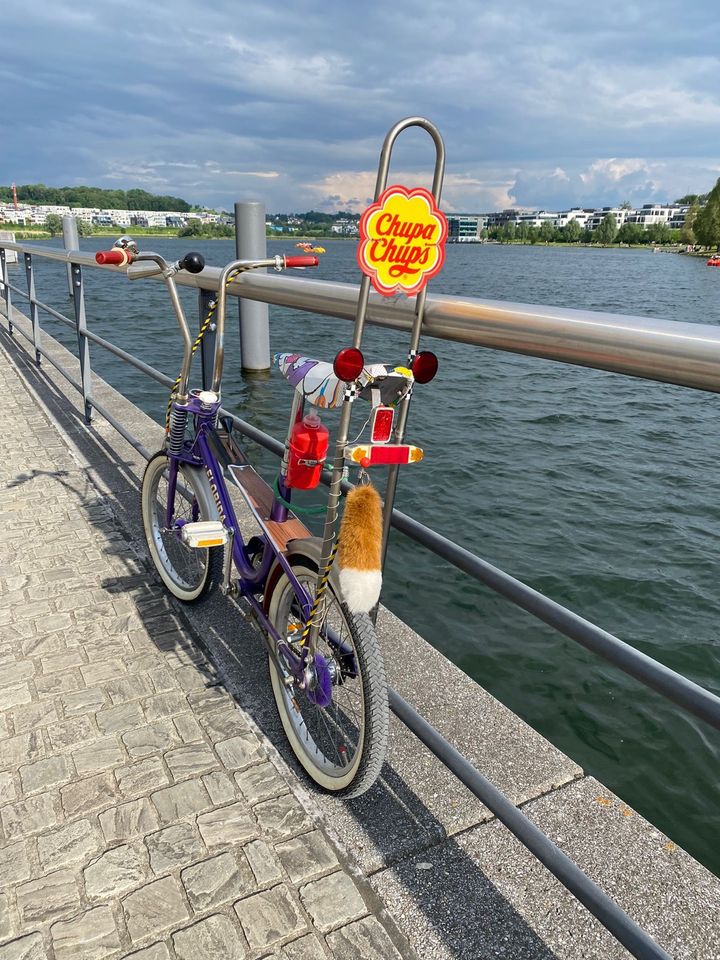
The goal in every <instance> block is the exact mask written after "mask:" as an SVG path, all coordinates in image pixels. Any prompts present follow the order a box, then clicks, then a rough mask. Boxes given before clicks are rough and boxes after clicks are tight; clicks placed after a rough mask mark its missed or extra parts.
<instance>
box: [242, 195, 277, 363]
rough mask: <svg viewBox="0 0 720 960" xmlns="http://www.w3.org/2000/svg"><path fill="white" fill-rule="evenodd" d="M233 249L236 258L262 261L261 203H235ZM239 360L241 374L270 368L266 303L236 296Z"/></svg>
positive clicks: (263, 229) (263, 208)
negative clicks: (238, 316)
mask: <svg viewBox="0 0 720 960" xmlns="http://www.w3.org/2000/svg"><path fill="white" fill-rule="evenodd" d="M235 249H236V251H237V258H238V260H265V259H266V258H267V241H266V239H265V204H264V203H261V202H260V201H259V200H243V201H240V202H239V203H236V204H235ZM238 311H239V315H240V363H241V365H242V372H243V373H244V374H263V373H267V372H268V371H269V370H270V323H269V320H268V307H267V304H266V303H259V302H258V301H256V300H243V299H242V298H240V299H238Z"/></svg>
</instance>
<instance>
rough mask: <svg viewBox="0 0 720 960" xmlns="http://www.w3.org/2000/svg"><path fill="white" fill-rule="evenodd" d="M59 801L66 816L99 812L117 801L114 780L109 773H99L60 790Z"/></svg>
mask: <svg viewBox="0 0 720 960" xmlns="http://www.w3.org/2000/svg"><path fill="white" fill-rule="evenodd" d="M60 799H61V801H62V806H63V810H64V811H65V814H66V816H68V817H72V816H77V815H78V814H84V813H89V812H90V811H91V810H99V809H100V808H101V807H106V806H107V805H108V804H109V803H115V802H116V801H117V799H118V792H117V786H116V784H115V778H114V777H113V775H112V774H111V773H99V774H98V775H97V776H95V777H86V778H85V779H84V780H78V781H77V782H76V783H69V784H67V786H65V787H61V788H60Z"/></svg>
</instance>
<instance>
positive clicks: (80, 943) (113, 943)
mask: <svg viewBox="0 0 720 960" xmlns="http://www.w3.org/2000/svg"><path fill="white" fill-rule="evenodd" d="M50 935H51V936H52V942H53V949H54V950H55V957H56V960H102V958H103V957H108V956H110V955H111V954H112V953H114V952H115V951H116V950H119V949H120V937H119V935H118V931H117V927H116V926H115V920H114V918H113V914H112V910H111V909H110V907H95V908H94V909H93V910H88V911H87V913H83V914H81V915H80V916H79V917H75V918H74V919H73V920H67V921H64V922H60V923H54V924H53V925H52V927H51V928H50Z"/></svg>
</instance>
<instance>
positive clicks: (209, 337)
mask: <svg viewBox="0 0 720 960" xmlns="http://www.w3.org/2000/svg"><path fill="white" fill-rule="evenodd" d="M214 300H215V295H214V294H212V293H211V292H210V291H209V290H200V291H199V296H198V311H199V314H200V329H202V325H203V324H204V323H205V320H206V318H207V315H208V313H210V309H211V308H210V304H211V303H213V301H214ZM215 330H216V327H215V321H214V320H212V321H211V322H210V325H209V327H208V328H207V330H206V331H205V334H204V336H203V338H202V340H201V341H200V360H201V365H202V385H203V390H212V383H213V368H214V366H215V339H216V337H215Z"/></svg>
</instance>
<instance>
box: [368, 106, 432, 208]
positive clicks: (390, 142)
mask: <svg viewBox="0 0 720 960" xmlns="http://www.w3.org/2000/svg"><path fill="white" fill-rule="evenodd" d="M409 127H420V128H421V129H423V130H425V131H426V132H427V133H429V134H430V136H431V137H432V139H433V142H434V144H435V172H434V174H433V185H432V194H433V196H434V197H435V202H436V203H439V202H440V194H441V192H442V185H443V178H444V176H445V144H444V143H443V138H442V136H441V134H440V131H439V130H438V128H437V127H436V126H435V124H434V123H431V122H430V120H426V119H425V117H405V119H404V120H398V122H397V123H396V124H395V126H393V127H391V128H390V130H388V132H387V136H386V137H385V141H384V142H383V145H382V150H381V151H380V164H379V166H378V175H377V180H376V182H375V199H376V200H377V199H378V197H379V196H380V194H381V193H382V192H383V190H384V189H385V187H386V186H387V178H388V172H389V170H390V159H391V157H392V150H393V147H394V146H395V141H396V140H397V138H398V137H399V136H400V134H401V133H402V132H403V130H407V129H408V128H409Z"/></svg>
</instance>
